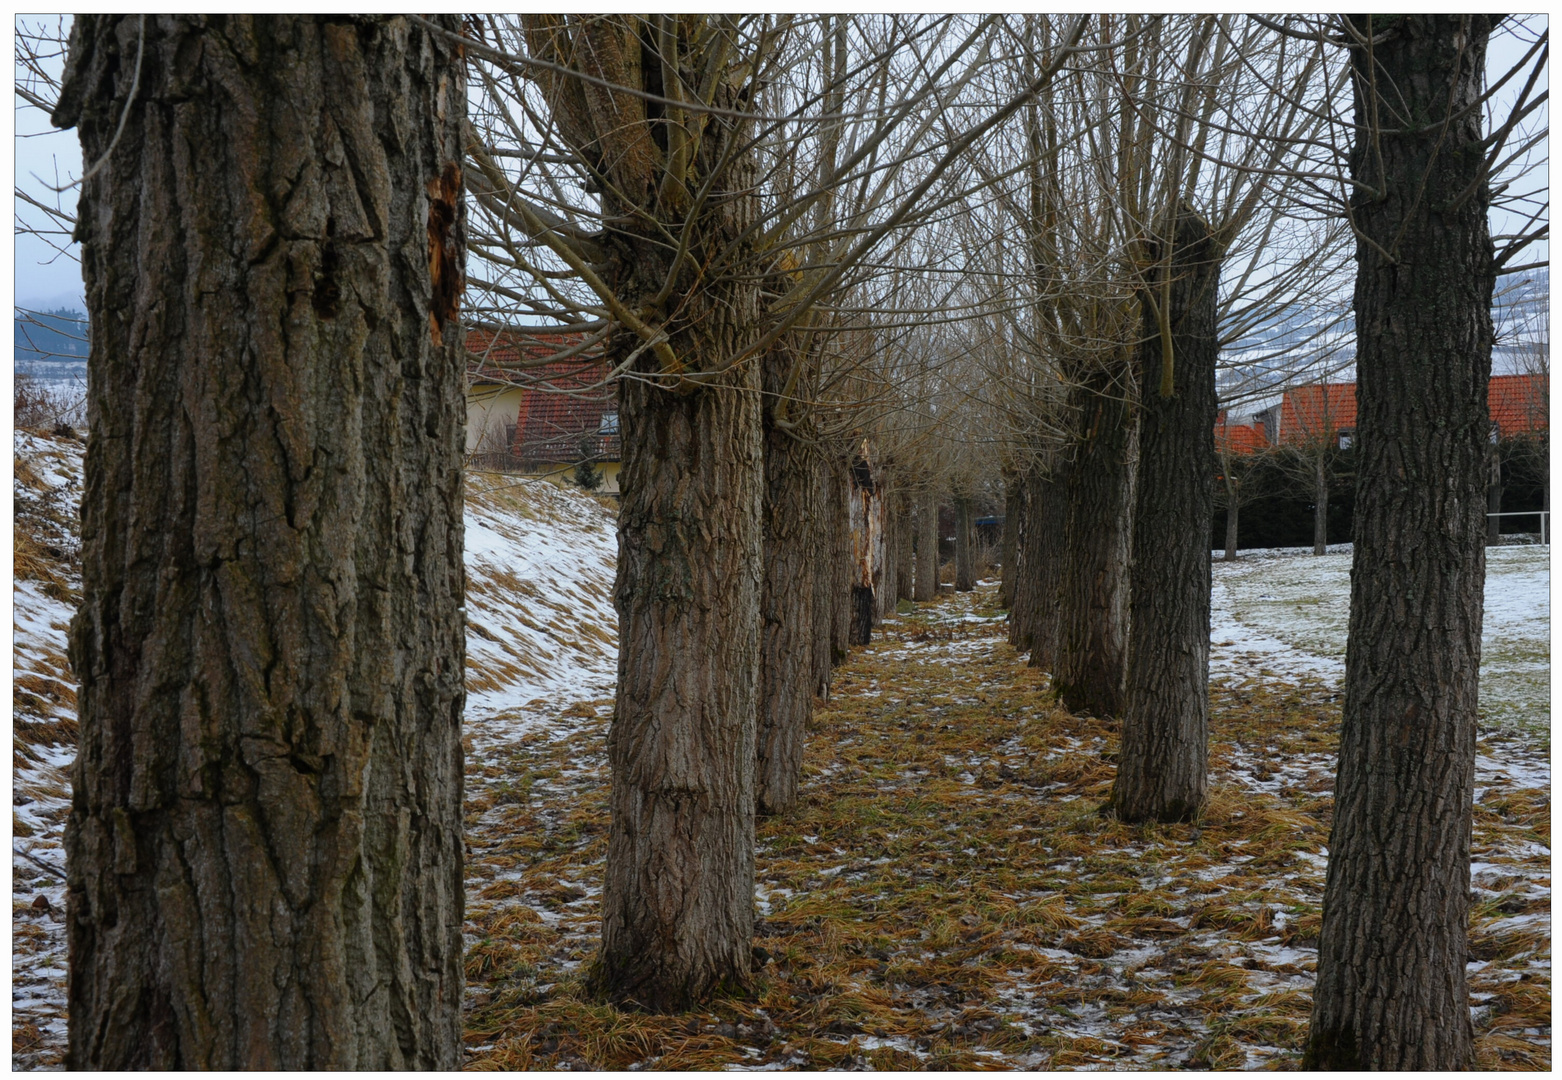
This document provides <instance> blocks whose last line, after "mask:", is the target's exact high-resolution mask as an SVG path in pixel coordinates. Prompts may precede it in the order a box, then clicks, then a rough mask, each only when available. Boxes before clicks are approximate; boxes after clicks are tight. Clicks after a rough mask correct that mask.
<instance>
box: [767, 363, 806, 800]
mask: <svg viewBox="0 0 1562 1080" xmlns="http://www.w3.org/2000/svg"><path fill="white" fill-rule="evenodd" d="M791 364H792V355H791V353H790V352H788V351H786V350H775V351H773V352H772V353H771V354H770V355H769V356H768V357H767V358H766V363H765V370H764V382H765V400H766V401H767V402H770V403H771V404H770V405H768V406H767V407H766V409H765V428H764V458H765V501H764V521H763V528H764V581H763V585H762V589H761V596H760V634H761V638H760V666H759V715H758V721H757V727H758V731H757V735H756V744H757V747H758V759H757V763H756V769H755V776H754V783H755V798H756V800H757V802H756V806H757V808H758V810H759V812H760V813H762V814H780V813H785V812H786V811H788V810H790V809H791V808H792V806H793V804H795V803H796V801H797V788H798V784H799V782H800V781H801V779H802V770H803V738H804V733H805V731H806V729H807V725H808V718H809V717H810V716H811V715H812V714H813V702H814V687H815V686H816V685H817V672H816V670H815V657H814V641H813V636H814V577H815V568H814V561H815V560H816V558H817V551H816V548H815V527H814V523H815V521H817V520H818V516H819V513H818V511H819V508H818V507H817V506H816V505H815V494H816V491H817V485H816V483H815V479H814V461H813V456H814V455H813V451H812V450H811V449H810V447H809V446H808V445H807V444H806V443H804V442H802V441H800V440H799V439H796V438H794V437H793V436H792V435H791V434H789V433H788V432H787V431H785V430H784V429H782V428H780V427H777V426H776V425H775V423H774V422H773V420H774V410H775V405H774V403H775V402H777V401H779V400H781V398H780V395H781V394H782V392H783V390H784V387H785V384H786V380H787V375H788V374H789V373H790V369H791Z"/></svg>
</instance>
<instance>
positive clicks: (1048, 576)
mask: <svg viewBox="0 0 1562 1080" xmlns="http://www.w3.org/2000/svg"><path fill="white" fill-rule="evenodd" d="M1067 469H1068V466H1067V464H1066V463H1064V462H1062V461H1056V460H1055V461H1054V462H1053V463H1052V469H1051V471H1050V472H1049V473H1048V474H1047V475H1045V476H1038V477H1037V478H1036V481H1035V485H1034V487H1033V488H1032V492H1033V494H1032V496H1031V500H1030V506H1029V511H1028V512H1029V514H1030V521H1031V528H1032V529H1033V530H1034V531H1035V536H1034V538H1033V539H1031V540H1030V541H1028V544H1027V547H1026V558H1028V559H1030V560H1031V561H1032V563H1034V565H1035V570H1034V576H1035V585H1034V588H1035V590H1036V600H1035V610H1034V612H1033V613H1032V615H1031V618H1030V635H1031V637H1030V659H1029V661H1028V663H1029V666H1030V667H1034V668H1042V669H1044V670H1046V671H1052V670H1054V669H1055V667H1056V665H1057V660H1058V626H1059V623H1058V611H1059V603H1058V594H1059V590H1060V589H1061V588H1062V585H1063V554H1064V541H1065V539H1066V537H1065V535H1064V527H1065V525H1066V524H1067V507H1066V505H1065V501H1064V493H1065V490H1066V487H1067V475H1068V473H1067Z"/></svg>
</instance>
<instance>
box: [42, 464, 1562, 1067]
mask: <svg viewBox="0 0 1562 1080" xmlns="http://www.w3.org/2000/svg"><path fill="white" fill-rule="evenodd" d="M15 450H16V461H17V467H16V474H15V492H16V498H17V504H18V514H19V515H20V514H21V512H22V507H23V504H24V503H26V504H27V505H28V506H33V507H35V508H37V509H38V511H39V518H38V519H39V520H40V521H42V522H43V523H44V524H43V525H41V526H40V528H42V529H43V530H44V533H45V534H46V535H45V536H44V539H45V541H46V546H47V547H48V548H52V549H53V552H55V553H58V554H50V556H49V557H50V558H52V559H54V561H55V563H56V564H57V565H61V566H63V565H68V564H69V562H70V557H71V556H73V555H74V550H73V548H74V544H75V540H74V537H73V536H71V535H70V530H69V528H66V527H64V526H59V522H61V521H65V522H67V524H68V523H69V522H70V521H73V519H74V513H75V500H76V499H77V498H78V497H79V491H80V477H81V444H80V443H79V442H77V441H74V440H70V439H59V440H55V439H47V438H39V437H36V436H30V435H18V437H17V440H16V444H15ZM51 522H52V524H51ZM56 526H59V527H56ZM61 529H63V531H61ZM50 530H53V531H50ZM466 536H467V541H466V543H467V576H468V593H467V624H468V635H467V651H468V699H467V715H466V734H467V748H468V752H469V774H468V792H469V801H485V800H486V801H488V802H490V803H491V804H497V803H502V802H503V800H504V799H505V798H507V797H508V795H507V793H506V792H505V791H503V790H501V789H502V788H503V787H504V785H505V784H506V783H508V782H509V778H508V777H507V776H506V774H505V769H504V762H505V760H506V757H507V754H508V752H509V749H510V748H512V747H514V746H516V745H518V744H519V743H521V742H522V741H524V740H527V739H537V738H540V739H546V740H551V739H553V738H554V737H555V736H556V735H560V734H564V733H567V732H570V731H572V730H575V729H576V728H578V727H579V726H581V725H582V724H583V723H584V722H587V718H590V721H589V722H590V723H593V724H601V723H603V718H604V717H605V715H606V711H607V709H608V707H609V706H610V704H611V698H612V693H613V684H614V679H615V677H616V672H617V662H618V658H617V623H616V618H615V615H614V611H613V606H612V585H613V574H614V562H615V553H616V535H615V524H614V516H613V513H612V511H611V510H610V509H609V508H608V506H607V505H605V504H604V503H602V502H599V501H598V500H596V499H594V498H592V497H590V496H587V495H584V494H582V493H579V492H574V491H564V490H561V489H558V488H555V487H553V486H551V485H548V484H545V483H537V482H527V481H517V480H515V479H514V478H505V477H486V478H485V477H474V478H472V479H471V480H469V489H468V499H467V513H466ZM18 565H20V559H19V562H18ZM1348 572H1349V556H1348V554H1345V553H1340V554H1335V553H1331V554H1330V555H1328V556H1325V557H1323V558H1317V559H1315V558H1312V557H1311V556H1310V555H1306V554H1304V553H1302V552H1263V553H1251V552H1245V553H1243V557H1242V559H1241V560H1240V561H1239V562H1237V563H1235V564H1224V563H1216V564H1215V571H1214V573H1215V591H1214V598H1213V599H1214V616H1213V641H1214V648H1213V650H1212V666H1213V669H1214V671H1215V672H1216V673H1217V674H1219V675H1222V676H1224V677H1228V678H1237V679H1240V678H1241V677H1243V676H1249V675H1251V676H1255V677H1259V678H1263V677H1264V675H1265V674H1266V673H1272V674H1273V675H1275V676H1288V675H1298V674H1311V675H1316V676H1321V677H1322V678H1324V679H1325V680H1326V681H1335V680H1337V679H1338V678H1339V676H1340V675H1341V674H1342V672H1343V657H1344V636H1345V626H1346V615H1347V606H1348V590H1349V586H1348V582H1349V573H1348ZM77 588H79V581H78V580H76V579H75V578H73V577H71V576H70V575H69V574H66V575H65V576H64V577H63V578H60V577H59V576H58V575H56V579H55V580H52V581H51V580H49V579H48V578H47V577H43V578H37V577H25V576H22V575H19V576H18V577H16V578H15V579H14V580H13V602H14V605H15V624H14V637H13V684H14V685H13V713H14V725H15V731H16V732H17V734H18V738H17V739H16V743H15V752H14V755H13V763H14V764H13V781H14V795H13V819H12V820H13V851H14V852H15V854H14V856H13V863H12V865H13V885H14V889H13V909H12V914H13V922H12V934H13V964H12V976H13V982H12V1002H13V1011H14V1020H13V1067H16V1068H35V1067H39V1066H40V1065H48V1064H56V1063H58V1061H59V1055H60V1052H61V1050H62V1048H63V1039H64V1030H65V1029H64V1015H65V1014H64V1009H65V999H64V978H65V942H64V923H63V904H64V890H63V877H62V874H61V872H60V871H61V868H62V866H63V853H62V850H61V836H62V832H63V826H64V817H65V811H66V807H67V803H68V798H69V778H68V768H69V765H70V760H71V757H72V754H73V749H74V747H73V743H74V721H75V715H74V709H75V686H74V682H73V680H72V678H71V675H70V673H69V670H68V665H67V662H66V660H65V634H66V630H67V626H68V622H69V619H70V615H71V611H72V607H73V601H72V594H73V592H74V591H75V590H76V589H77ZM1548 590H1549V548H1523V547H1512V548H1495V549H1491V550H1490V551H1489V552H1488V579H1487V603H1486V627H1485V630H1486V632H1485V641H1484V649H1485V657H1484V660H1483V668H1482V683H1483V688H1482V689H1483V695H1482V708H1483V712H1484V713H1485V715H1486V716H1487V718H1488V721H1489V722H1492V723H1495V722H1497V721H1501V722H1502V723H1503V724H1504V725H1506V724H1508V723H1509V722H1511V723H1512V725H1513V727H1514V728H1516V729H1517V731H1516V732H1515V734H1519V733H1522V732H1526V731H1528V732H1534V731H1537V730H1542V729H1544V728H1545V727H1546V726H1547V725H1548V724H1549V716H1550V712H1549V672H1550V643H1549V624H1550V611H1549V604H1548ZM940 614H941V615H945V616H946V617H944V618H941V619H934V620H931V622H930V627H929V633H930V634H931V635H932V636H933V637H935V638H937V639H938V640H939V642H940V645H939V648H937V649H933V650H929V651H931V652H935V653H937V654H938V655H937V656H936V658H931V657H930V659H933V660H936V662H939V663H949V664H955V665H963V664H967V663H970V662H972V661H974V660H977V659H979V658H980V657H979V655H978V654H980V653H982V652H984V651H986V650H988V649H990V648H991V644H990V640H987V639H982V638H981V635H980V633H979V631H982V630H983V628H985V627H986V626H988V625H991V623H992V619H991V618H990V617H985V616H978V615H976V614H975V613H974V612H971V611H969V610H965V609H964V607H959V608H951V609H950V610H949V611H948V612H947V613H943V612H941V613H940ZM913 644H915V645H916V646H922V645H924V644H925V643H924V642H922V641H920V640H919V641H917V642H915V643H912V642H907V643H904V644H902V645H900V646H899V650H900V651H896V650H893V649H892V650H889V651H887V652H886V654H885V658H886V659H894V658H896V657H898V656H900V652H904V651H906V650H908V649H911V648H912V647H913ZM23 736H25V737H23ZM1247 764H1248V763H1246V762H1244V761H1242V760H1240V759H1239V756H1238V757H1234V758H1233V760H1232V762H1231V767H1232V773H1233V778H1236V779H1241V780H1245V782H1247V783H1250V784H1254V785H1259V784H1262V785H1266V786H1267V785H1268V784H1270V783H1280V782H1281V781H1282V780H1283V779H1285V777H1286V776H1288V775H1289V774H1284V775H1281V774H1275V773H1274V772H1273V770H1272V769H1270V770H1267V773H1266V770H1265V769H1264V768H1263V767H1262V766H1261V765H1260V764H1256V763H1255V764H1254V766H1253V769H1252V770H1250V771H1252V772H1253V776H1251V777H1249V776H1247V775H1246V772H1247V771H1249V770H1248V769H1247ZM1292 764H1294V765H1295V766H1296V768H1301V769H1304V770H1314V769H1326V768H1327V767H1329V766H1330V765H1332V763H1327V762H1322V761H1320V762H1312V761H1306V762H1302V761H1298V762H1294V763H1292ZM1481 766H1482V769H1481V783H1482V784H1494V783H1506V784H1508V785H1512V786H1518V787H1526V788H1540V787H1549V783H1550V770H1549V764H1548V762H1547V761H1546V760H1545V758H1544V755H1543V754H1539V753H1537V752H1536V751H1535V749H1534V748H1533V746H1531V745H1530V744H1529V743H1528V742H1527V740H1524V739H1522V738H1517V739H1514V740H1511V741H1505V739H1504V737H1503V734H1502V733H1501V732H1488V733H1486V734H1485V735H1483V741H1482V761H1481ZM596 767H597V765H596V764H595V763H593V762H588V761H585V760H581V761H578V762H575V763H573V764H572V766H571V768H566V769H563V770H561V772H560V773H559V774H557V775H556V776H554V777H551V778H550V777H547V776H538V777H535V778H530V779H529V780H528V782H529V783H531V784H533V787H534V790H539V791H540V790H543V789H546V788H548V787H550V786H557V787H558V788H559V791H560V792H566V789H567V785H568V783H569V782H571V777H572V776H573V771H572V770H576V769H594V768H596ZM1289 767H1290V766H1287V768H1289ZM1282 772H1283V770H1282ZM1261 773H1265V775H1260V774H1261ZM1237 774H1242V775H1241V776H1238V775H1237ZM1292 779H1296V778H1292ZM1483 790H1484V789H1483ZM566 793H567V792H566ZM473 797H475V800H474V799H473ZM1481 797H1482V793H1481V792H1478V793H1477V801H1478V802H1479V801H1480V799H1481ZM474 810H475V807H474ZM486 813H487V811H484V812H478V813H477V817H478V818H479V819H482V818H484V817H485V815H486ZM1492 861H1494V860H1490V859H1488V862H1492ZM1489 872H1490V868H1489V867H1483V868H1478V869H1477V871H1476V873H1477V882H1478V887H1479V882H1480V881H1481V880H1482V879H1481V877H1480V875H1481V874H1483V873H1488V874H1489ZM500 884H503V883H502V882H501V883H500ZM489 887H492V886H489ZM589 900H591V895H590V894H589V891H588V892H583V893H582V894H581V897H580V898H579V899H578V900H575V901H572V902H581V903H584V902H587V901H589ZM1548 970H1549V962H1548Z"/></svg>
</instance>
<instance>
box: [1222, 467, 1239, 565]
mask: <svg viewBox="0 0 1562 1080" xmlns="http://www.w3.org/2000/svg"><path fill="white" fill-rule="evenodd" d="M1241 511H1242V504H1241V503H1240V502H1239V501H1238V500H1237V489H1236V486H1235V485H1233V484H1232V483H1231V480H1230V479H1229V478H1227V480H1226V558H1225V561H1226V562H1236V561H1237V522H1238V517H1239V515H1240V514H1241Z"/></svg>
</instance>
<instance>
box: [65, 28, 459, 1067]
mask: <svg viewBox="0 0 1562 1080" xmlns="http://www.w3.org/2000/svg"><path fill="white" fill-rule="evenodd" d="M438 20H439V21H438V22H437V23H436V24H435V25H436V26H442V27H444V28H445V29H446V30H451V31H453V30H457V29H459V22H458V20H457V19H455V18H454V17H451V16H439V17H438ZM465 114H466V78H465V66H464V64H463V61H462V56H461V53H460V51H459V49H458V48H457V47H456V45H455V44H454V43H453V42H450V41H448V40H447V39H446V38H445V37H444V36H443V35H439V34H431V33H430V32H429V31H428V30H427V29H425V28H424V26H423V25H422V24H420V23H419V22H417V21H415V20H412V19H409V18H406V17H401V16H395V17H389V18H379V17H366V16H256V17H248V16H238V15H229V16H225V17H221V18H216V17H213V18H207V17H204V16H192V15H147V16H136V15H129V16H124V15H84V16H78V17H77V18H76V20H75V24H74V26H73V29H72V31H71V39H70V50H69V59H68V63H67V67H66V72H65V80H64V84H63V88H62V89H61V91H60V96H59V101H58V105H57V108H56V109H55V111H54V120H55V123H56V124H58V125H59V126H61V127H76V128H77V129H78V130H79V133H80V137H81V145H82V151H83V158H84V160H85V161H86V162H88V164H89V170H88V174H87V178H86V180H85V183H84V185H83V188H82V193H81V202H80V224H79V225H78V227H77V228H78V233H77V235H78V237H79V239H80V241H81V262H82V269H83V273H84V278H85V283H86V291H87V308H88V311H89V313H90V315H91V320H92V344H91V352H90V355H89V357H88V361H87V363H88V371H89V380H88V384H89V388H90V401H89V405H88V409H89V414H88V415H89V421H90V430H89V434H88V440H87V451H86V462H85V473H86V477H85V491H84V494H83V498H82V508H81V514H82V536H83V551H82V601H81V606H80V609H79V611H78V612H77V614H76V617H75V619H74V621H73V622H72V625H71V632H70V652H71V663H72V666H73V667H74V668H75V671H76V673H77V675H78V676H79V678H80V680H81V691H80V723H81V730H80V746H79V751H78V755H77V757H76V763H75V768H74V773H73V776H72V787H73V792H72V802H71V810H70V818H69V820H68V822H67V824H66V832H65V848H66V857H67V867H68V874H67V879H68V887H69V897H70V900H69V911H68V916H67V919H68V932H69V937H70V969H71V970H70V989H69V1001H70V1033H69V1059H68V1060H69V1064H70V1067H71V1068H74V1069H92V1070H109V1069H114V1070H119V1069H153V1070H164V1069H222V1070H230V1069H231V1070H238V1069H266V1070H271V1069H310V1070H314V1069H321V1070H323V1069H374V1070H379V1069H453V1068H456V1067H457V1066H459V1065H460V1062H461V1042H460V1035H461V994H462V988H463V976H462V967H461V951H462V950H461V922H462V906H463V884H462V865H461V862H462V857H461V856H462V846H461V790H462V751H461V712H462V706H463V703H464V690H463V677H464V666H465V634H464V625H463V619H462V609H461V603H462V586H463V582H464V570H463V562H462V485H461V450H462V422H463V419H464V416H465V409H464V407H463V401H462V368H463V363H462V341H461V333H460V330H459V324H458V322H457V318H456V316H457V305H458V302H459V299H460V297H461V291H462V274H463V271H464V262H465V217H464V210H463V200H462V175H461V158H462V144H461V125H462V123H463V118H464V116H465Z"/></svg>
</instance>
